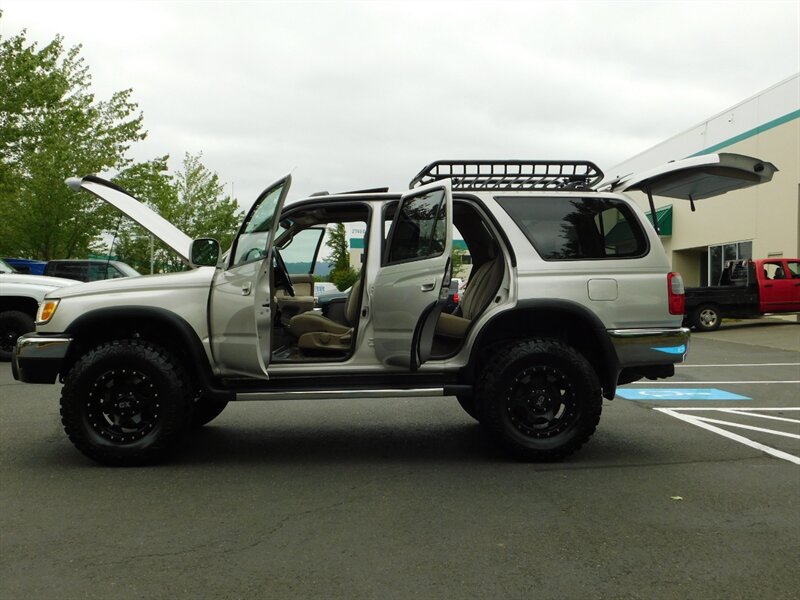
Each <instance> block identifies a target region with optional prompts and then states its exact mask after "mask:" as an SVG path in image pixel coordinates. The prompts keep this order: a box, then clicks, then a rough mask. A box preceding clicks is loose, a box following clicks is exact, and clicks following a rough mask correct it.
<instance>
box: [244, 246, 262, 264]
mask: <svg viewBox="0 0 800 600" xmlns="http://www.w3.org/2000/svg"><path fill="white" fill-rule="evenodd" d="M265 256H266V254H264V251H263V250H262V249H261V248H258V247H256V248H250V250H248V251H247V252H245V254H244V256H243V257H242V262H243V263H246V262H250V261H251V260H259V259H262V258H264V257H265Z"/></svg>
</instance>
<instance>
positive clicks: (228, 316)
mask: <svg viewBox="0 0 800 600" xmlns="http://www.w3.org/2000/svg"><path fill="white" fill-rule="evenodd" d="M290 185H291V176H288V175H287V176H286V177H284V178H283V179H280V180H278V181H277V182H275V183H274V184H272V185H271V186H269V187H268V188H267V189H266V190H264V191H263V192H262V193H261V195H260V196H259V197H258V199H257V200H256V202H255V203H254V204H253V207H252V208H251V209H250V212H249V213H248V214H247V216H246V217H245V219H244V221H243V223H242V226H241V228H240V229H239V233H238V235H237V236H236V238H235V239H234V241H233V246H232V247H231V251H230V254H229V256H228V259H227V261H226V263H225V265H224V266H223V267H219V268H217V272H216V274H215V275H214V281H213V282H212V285H211V297H210V301H209V329H210V331H211V350H212V352H213V354H214V358H215V360H216V362H217V363H218V364H219V365H220V368H221V369H222V371H223V374H227V375H247V376H253V377H266V368H267V364H268V363H269V357H270V352H271V348H270V333H271V317H272V306H271V305H272V291H271V287H272V286H271V284H270V274H271V269H272V267H271V264H272V243H271V240H272V239H274V236H275V230H276V228H277V225H278V218H277V217H278V215H279V214H280V211H281V208H282V207H283V203H284V200H285V199H286V194H287V193H288V191H289V186H290Z"/></svg>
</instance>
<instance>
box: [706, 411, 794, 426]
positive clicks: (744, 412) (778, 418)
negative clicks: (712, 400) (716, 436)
mask: <svg viewBox="0 0 800 600" xmlns="http://www.w3.org/2000/svg"><path fill="white" fill-rule="evenodd" d="M717 410H718V411H719V412H724V413H729V414H732V415H747V416H748V417H756V418H757V419H772V420H773V421H785V422H787V423H800V420H798V419H787V418H786V417H773V416H772V415H760V414H758V412H757V411H758V410H759V409H757V408H753V409H750V408H718V409H717ZM761 410H763V409H761ZM781 410H785V409H781Z"/></svg>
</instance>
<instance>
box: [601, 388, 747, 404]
mask: <svg viewBox="0 0 800 600" xmlns="http://www.w3.org/2000/svg"><path fill="white" fill-rule="evenodd" d="M617 396H619V397H620V398H625V399H626V400H650V401H652V402H657V401H661V400H751V398H748V397H747V396H740V395H739V394H733V393H731V392H726V391H725V390H718V389H715V388H683V389H676V388H619V389H618V390H617Z"/></svg>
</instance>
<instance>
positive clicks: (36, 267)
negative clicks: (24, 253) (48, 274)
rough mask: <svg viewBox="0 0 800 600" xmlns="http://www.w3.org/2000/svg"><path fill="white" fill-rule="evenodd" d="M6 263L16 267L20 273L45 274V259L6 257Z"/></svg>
mask: <svg viewBox="0 0 800 600" xmlns="http://www.w3.org/2000/svg"><path fill="white" fill-rule="evenodd" d="M3 260H4V261H5V262H6V264H8V265H11V266H12V267H14V268H15V269H16V270H17V272H18V273H22V274H30V275H44V267H45V265H47V261H45V260H32V259H29V258H8V257H7V258H4V259H3Z"/></svg>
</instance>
